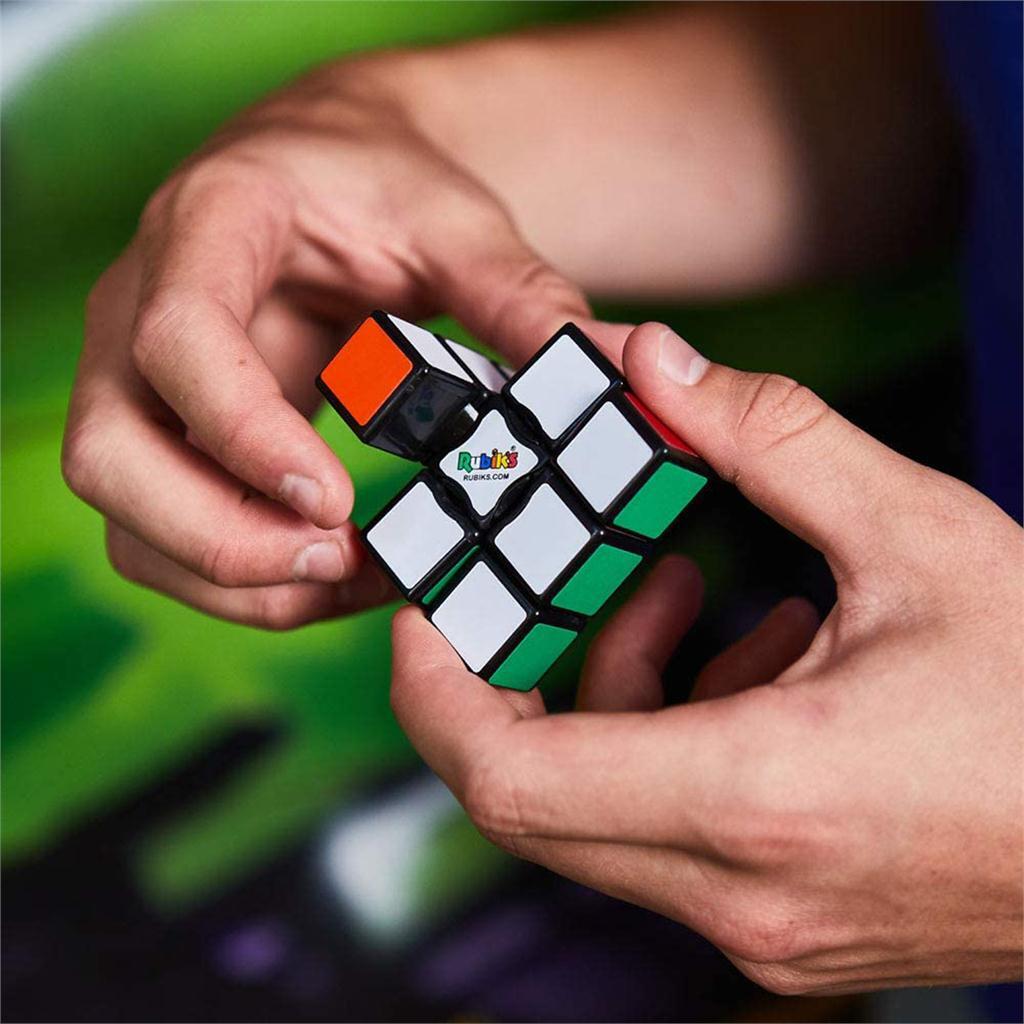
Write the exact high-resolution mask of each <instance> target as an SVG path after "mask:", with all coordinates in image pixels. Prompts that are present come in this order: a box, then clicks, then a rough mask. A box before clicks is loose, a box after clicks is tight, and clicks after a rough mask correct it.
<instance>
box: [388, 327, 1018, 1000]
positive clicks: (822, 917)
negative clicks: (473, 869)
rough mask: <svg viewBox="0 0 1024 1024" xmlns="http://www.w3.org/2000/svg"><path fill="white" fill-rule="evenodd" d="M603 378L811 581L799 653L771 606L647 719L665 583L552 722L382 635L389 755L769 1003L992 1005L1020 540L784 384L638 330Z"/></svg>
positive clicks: (610, 633)
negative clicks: (759, 514)
mask: <svg viewBox="0 0 1024 1024" xmlns="http://www.w3.org/2000/svg"><path fill="white" fill-rule="evenodd" d="M624 359H625V368H626V372H627V374H628V378H629V382H630V385H631V386H632V387H633V388H634V389H635V390H636V392H637V393H638V395H639V396H640V397H641V398H642V399H643V401H644V402H645V403H646V404H647V405H648V406H649V407H650V408H651V409H653V410H654V412H655V413H657V414H658V415H659V416H660V417H662V418H663V419H664V420H665V422H666V423H668V425H669V426H670V427H672V428H673V429H674V430H677V431H678V432H679V433H681V434H682V435H683V436H684V437H686V438H687V439H688V440H689V441H690V442H691V443H692V444H693V445H694V446H695V447H696V448H697V450H699V451H700V452H701V454H702V455H703V456H704V457H705V458H706V459H707V460H708V462H709V463H710V464H711V465H712V467H713V468H714V469H715V470H716V471H717V472H718V473H719V474H720V475H721V476H722V477H723V478H724V479H725V480H726V481H727V482H729V483H732V484H734V485H735V486H736V487H737V488H738V489H739V490H740V491H741V492H742V493H743V494H744V495H745V496H746V497H747V498H748V499H749V500H750V501H751V502H753V503H754V504H755V505H757V506H759V507H760V508H762V509H763V510H764V511H765V512H767V513H768V514H769V515H771V516H772V517H773V518H775V519H776V520H777V521H778V522H779V523H781V524H782V525H783V526H785V527H786V528H787V529H789V530H791V531H793V532H794V533H796V534H797V535H798V536H800V537H802V538H803V539H804V540H806V541H807V542H808V543H810V544H812V545H813V546H814V547H816V548H817V549H819V550H820V551H821V552H822V553H823V554H824V556H825V557H826V559H827V560H828V563H829V566H830V568H831V570H832V572H833V574H834V576H835V581H836V587H837V592H838V599H837V602H836V605H835V607H834V608H833V609H832V611H831V612H830V613H829V615H828V617H827V618H826V619H825V621H824V622H823V623H821V624H820V626H819V624H818V622H817V619H816V615H815V613H814V610H813V609H812V608H811V607H810V606H809V605H808V604H807V603H806V602H803V601H802V600H795V599H791V600H789V601H786V602H784V603H783V604H782V605H780V606H779V607H777V608H776V609H775V610H774V611H773V612H772V613H770V615H769V616H768V617H767V618H766V620H765V621H764V622H763V623H762V624H761V625H760V626H759V627H758V628H757V629H756V630H755V631H754V632H753V633H752V634H751V635H749V636H748V637H746V638H744V639H743V640H741V641H740V642H739V643H738V644H737V645H735V646H734V647H732V648H730V649H729V650H727V651H725V652H724V653H722V654H721V655H719V656H718V658H716V659H715V660H714V661H712V662H711V663H710V664H709V665H708V666H707V667H706V668H705V669H704V671H703V672H702V673H701V675H700V676H699V677H698V680H697V682H696V688H695V694H694V698H695V699H694V700H693V701H691V702H690V703H688V704H686V705H682V706H674V707H667V708H666V707H663V706H662V703H663V696H662V683H661V674H662V670H663V669H664V667H665V664H666V662H667V660H668V657H669V655H670V654H671V653H672V651H673V649H674V648H675V646H676V645H677V643H678V642H679V641H680V639H681V638H682V636H683V634H684V633H685V632H686V630H687V629H688V628H689V626H690V624H691V623H692V622H693V620H694V618H695V617H696V615H697V612H698V610H699V607H700V591H701V580H700V575H699V573H698V571H697V569H696V567H695V566H694V565H693V564H692V563H691V562H689V561H688V560H686V559H682V558H678V557H674V558H669V559H666V560H664V561H663V562H662V563H661V564H660V565H659V566H658V567H657V568H656V569H655V570H654V571H653V573H652V574H651V576H650V577H649V578H648V579H647V580H646V581H645V582H644V583H643V585H642V586H641V587H640V589H639V591H638V592H637V594H636V596H635V597H634V598H633V599H632V600H631V601H630V602H629V603H627V604H626V605H625V606H624V607H623V608H622V609H621V610H620V611H619V612H618V614H617V616H616V617H615V618H614V619H613V620H612V622H611V623H610V624H609V625H608V626H607V627H606V628H605V630H604V631H603V632H602V633H601V634H600V635H599V637H598V638H597V639H596V640H595V642H594V643H593V645H592V646H591V648H590V650H589V652H588V657H587V662H586V665H585V668H584V671H583V676H582V679H581V682H580V690H579V697H578V706H577V710H576V711H575V712H570V713H565V714H557V715H547V714H546V713H545V710H544V703H543V699H542V698H541V696H540V694H539V693H538V692H537V691H533V692H531V693H528V694H520V693H515V692H510V691H502V690H499V689H496V688H493V687H489V686H486V685H483V684H482V683H481V681H480V680H479V679H478V678H476V677H475V676H473V675H472V674H470V673H469V672H468V671H467V670H466V668H465V667H464V666H463V665H462V663H461V661H460V660H459V658H458V656H457V655H456V654H455V653H454V651H453V650H452V649H451V647H450V646H449V645H448V643H447V642H446V641H445V640H444V638H443V637H442V636H441V635H440V634H439V633H438V632H437V631H436V630H435V629H434V628H433V626H431V625H430V624H429V623H428V622H427V621H426V619H424V617H423V614H422V612H421V611H419V609H416V608H413V607H406V608H403V609H402V610H401V611H400V612H399V613H398V614H397V615H396V617H395V622H394V633H393V647H394V671H393V684H392V704H393V707H394V710H395V713H396V715H397V716H398V719H399V721H400V722H401V724H402V726H403V728H404V729H405V731H406V732H407V733H408V735H409V736H410V737H411V739H412V741H413V743H414V744H415V745H416V747H417V749H418V750H419V751H420V753H421V754H422V755H423V757H424V759H425V760H426V761H427V763H428V764H430V765H431V767H432V768H434V770H435V771H436V772H437V773H438V774H439V775H440V776H441V778H442V779H444V781H445V782H446V783H447V784H448V785H449V786H450V787H451V789H452V790H453V791H454V793H455V794H456V795H457V796H458V798H459V800H460V801H461V802H462V803H463V805H464V806H465V807H466V809H467V811H468V812H469V814H470V816H471V817H472V819H473V821H474V822H475V823H476V825H477V827H478V828H479V829H480V830H481V832H483V834H484V835H486V836H487V837H489V838H490V839H491V840H493V841H494V842H496V843H498V844H499V845H501V846H502V847H504V848H505V849H507V850H509V851H510V852H512V853H514V854H516V855H518V856H520V857H524V858H527V859H529V860H532V861H536V862H537V863H539V864H543V865H545V866H547V867H549V868H551V869H552V870H554V871H557V872H559V873H561V874H564V875H567V876H569V877H570V878H574V879H576V880H578V881H580V882H584V883H585V884H587V885H589V886H592V887H594V888H597V889H600V890H602V891H604V892H607V893H610V894H612V895H614V896H617V897H620V898H622V899H626V900H630V901H631V902H634V903H638V904H640V905H642V906H645V907H649V908H651V909H653V910H656V911H658V912H659V913H662V914H665V915H667V916H669V917H673V918H675V919H677V920H679V921H682V922H683V923H685V924H687V925H688V926H690V927H692V928H694V929H696V930H697V931H699V932H701V933H702V934H703V935H705V936H707V937H708V938H709V939H710V940H711V941H712V942H714V943H715V944H716V945H718V946H719V947H720V948H721V949H722V950H723V951H724V952H725V953H726V954H727V955H728V956H729V957H730V959H731V960H733V962H734V963H736V965H737V966H738V967H739V968H740V969H741V970H742V971H743V972H744V973H745V974H747V975H748V976H749V977H751V978H752V979H753V980H755V981H756V982H758V983H759V984H761V985H763V986H764V987H766V988H768V989H771V990H773V991H776V992H781V993H810V992H816V993H842V992H855V991H861V990H865V989H876V988H889V987H896V986H905V985H926V984H946V985H956V984H967V983H972V982H986V981H995V980H1005V979H1010V978H1015V977H1019V975H1020V965H1021V952H1022V950H1021V934H1022V915H1021V907H1022V877H1021V870H1022V868H1021V866H1022V857H1024V841H1022V815H1021V810H1022V807H1021V804H1022V781H1021V780H1022V750H1021V735H1022V725H1024V713H1022V708H1024V687H1022V682H1024V656H1022V642H1021V629H1020V627H1021V622H1022V621H1024V596H1022V588H1021V579H1022V569H1024V531H1022V530H1021V529H1020V528H1019V527H1018V526H1017V524H1016V523H1014V522H1013V520H1011V519H1010V518H1009V517H1008V516H1006V515H1005V514H1004V513H1003V512H1002V511H1001V510H1000V509H998V508H997V507H996V506H995V505H994V504H992V503H991V502H990V501H988V499H986V498H984V497H983V496H982V495H981V494H979V493H978V492H977V491H975V490H973V489H972V488H970V487H968V486H967V485H966V484H964V483H962V482H960V481H958V480H954V479H952V478H951V477H948V476H945V475H944V474H942V473H938V472H936V471H934V470H931V469H928V468H926V467H924V466H921V465H918V464H916V463H914V462H911V461H910V460H908V459H905V458H903V457H902V456H900V455H898V454H897V453H895V452H893V451H892V450H890V449H888V448H886V447H885V446H884V445H882V444H881V443H879V442H878V441H876V440H874V439H873V438H871V437H869V436H868V435H866V434H864V433H863V432H861V431H860V430H858V429H857V428H856V427H854V426H853V425H852V424H850V423H849V422H847V421H846V420H844V419H843V418H842V417H840V416H839V415H838V414H837V413H836V412H834V411H833V410H831V409H829V408H828V407H827V406H826V405H825V404H824V403H823V402H822V401H821V400H820V399H819V398H817V397H816V396H815V395H814V394H813V393H812V392H810V391H808V390H807V389H805V388H802V387H800V386H798V385H797V384H796V383H795V382H793V381H791V380H787V379H785V378H782V377H778V376H773V375H764V374H750V373H740V372H737V371H735V370H731V369H728V368H726V367H724V366H718V365H713V364H708V362H707V361H706V360H705V359H703V357H701V356H699V355H698V354H697V353H696V352H695V351H694V350H693V349H692V348H691V347H690V346H689V345H687V344H686V342H684V341H683V340H682V339H680V338H678V337H677V336H676V335H674V334H673V333H672V332H671V331H670V330H668V328H665V327H662V326H661V325H656V324H651V325H644V326H642V327H640V328H638V329H636V330H635V331H634V332H633V333H632V334H631V335H630V337H629V339H628V341H627V343H626V346H625V353H624Z"/></svg>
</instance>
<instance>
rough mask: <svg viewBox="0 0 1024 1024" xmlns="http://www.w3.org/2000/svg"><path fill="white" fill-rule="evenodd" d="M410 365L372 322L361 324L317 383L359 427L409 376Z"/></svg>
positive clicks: (370, 320) (403, 355)
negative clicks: (329, 392) (325, 389)
mask: <svg viewBox="0 0 1024 1024" xmlns="http://www.w3.org/2000/svg"><path fill="white" fill-rule="evenodd" d="M411 370H412V361H411V360H410V359H409V357H408V356H407V355H406V354H405V353H404V352H403V351H402V350H401V349H400V348H399V347H398V346H397V345H396V344H395V343H394V341H393V340H392V339H391V338H390V337H389V336H388V335H387V334H386V333H385V331H384V329H383V328H382V327H381V326H380V324H378V323H377V321H376V320H374V319H372V318H371V319H368V320H364V321H363V322H362V323H361V324H360V325H359V327H358V328H357V330H356V332H355V334H353V335H352V337H351V338H349V339H348V341H346V342H345V344H344V345H342V346H341V350H340V351H339V352H338V354H337V355H336V356H335V357H334V358H333V359H332V360H331V361H330V362H329V363H328V364H327V366H326V367H325V368H324V372H323V373H321V374H320V379H321V380H322V381H323V382H324V384H326V385H327V387H328V388H329V389H330V390H331V391H332V392H333V393H334V396H335V397H336V398H337V399H338V401H339V402H340V403H341V404H342V405H343V406H344V407H345V408H346V409H347V410H348V411H349V413H350V414H351V416H352V418H353V419H354V420H355V421H356V423H358V424H359V425H360V426H361V427H365V426H366V424H367V423H369V422H370V420H371V419H373V416H374V414H375V413H376V412H377V410H378V409H379V408H380V407H381V406H382V405H383V404H384V403H385V402H386V401H387V400H388V399H389V398H390V397H391V396H392V394H394V392H395V390H396V388H397V387H398V385H399V384H401V383H402V381H403V380H405V378H406V377H408V376H409V373H410V371H411Z"/></svg>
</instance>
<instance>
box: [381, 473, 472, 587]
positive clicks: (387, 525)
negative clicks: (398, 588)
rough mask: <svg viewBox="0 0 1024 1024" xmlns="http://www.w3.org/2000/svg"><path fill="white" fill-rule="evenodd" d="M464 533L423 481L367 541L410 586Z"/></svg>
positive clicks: (389, 510)
mask: <svg viewBox="0 0 1024 1024" xmlns="http://www.w3.org/2000/svg"><path fill="white" fill-rule="evenodd" d="M463 536H464V533H463V529H462V527H461V526H460V525H459V524H458V522H456V520H455V519H453V518H452V517H451V516H450V515H448V513H447V512H445V511H444V509H443V508H441V506H440V505H438V503H437V499H436V498H435V497H434V494H433V492H432V491H431V490H430V488H429V487H428V486H427V485H426V484H425V483H423V482H422V481H420V482H419V483H418V484H416V485H415V486H414V487H412V488H411V489H410V490H408V491H407V492H406V493H405V495H404V496H403V497H402V498H401V499H400V500H399V501H398V502H397V504H395V505H393V506H392V507H391V508H390V509H388V511H387V512H386V513H385V514H384V516H382V517H381V519H380V520H378V521H377V522H376V523H374V525H373V527H372V528H371V529H370V530H369V531H368V532H367V534H366V542H367V544H369V545H370V546H371V547H372V548H373V549H374V550H375V551H376V552H377V554H379V555H380V557H381V558H383V559H384V561H385V562H387V564H388V566H389V567H390V568H391V571H392V572H393V573H394V574H395V575H396V576H397V577H398V578H399V579H400V580H401V581H402V584H403V586H405V587H407V588H410V589H411V588H412V587H414V586H416V584H417V583H419V582H420V580H422V579H423V577H424V576H426V574H427V573H428V572H429V571H430V570H431V569H433V568H434V566H436V565H437V564H438V563H439V562H440V561H441V559H442V558H444V557H445V555H447V554H448V553H449V552H450V551H452V550H453V549H454V547H455V545H456V544H458V543H459V541H460V540H462V538H463Z"/></svg>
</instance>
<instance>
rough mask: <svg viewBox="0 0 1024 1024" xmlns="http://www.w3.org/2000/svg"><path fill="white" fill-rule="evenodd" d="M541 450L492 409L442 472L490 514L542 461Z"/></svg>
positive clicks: (477, 507)
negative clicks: (517, 435) (527, 442)
mask: <svg viewBox="0 0 1024 1024" xmlns="http://www.w3.org/2000/svg"><path fill="white" fill-rule="evenodd" d="M538 461H539V460H538V458H537V453H536V452H534V451H533V449H532V448H529V447H527V446H526V445H524V444H520V442H519V441H517V440H516V438H515V437H514V436H513V434H512V431H511V430H509V428H508V424H507V423H506V422H505V417H504V416H502V415H501V413H500V412H498V410H497V409H492V410H491V411H490V412H489V413H487V415H486V416H484V418H483V419H482V420H481V421H480V422H479V423H478V424H477V427H476V430H474V431H473V433H472V435H471V436H470V438H469V439H468V440H466V441H464V442H463V443H462V444H460V445H459V446H458V447H457V448H453V449H452V450H451V451H450V452H449V453H448V454H447V455H445V457H444V458H443V459H441V462H440V467H441V472H442V473H444V474H445V475H446V476H449V477H451V479H452V480H454V481H455V482H456V483H457V484H458V485H459V486H460V487H461V488H462V489H463V490H464V491H465V492H466V494H467V496H468V497H469V502H470V504H471V505H472V506H473V508H474V510H475V511H476V512H477V514H478V515H486V514H487V513H488V512H490V511H491V509H493V508H494V506H495V505H497V504H498V499H499V498H500V497H501V496H502V494H504V492H505V490H506V489H507V488H509V487H511V486H512V484H514V483H515V482H516V481H517V480H522V478H523V477H524V476H526V475H527V474H528V473H529V472H530V471H531V470H532V469H533V468H534V467H535V466H536V465H537V462H538Z"/></svg>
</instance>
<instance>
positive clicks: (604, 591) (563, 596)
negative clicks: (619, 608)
mask: <svg viewBox="0 0 1024 1024" xmlns="http://www.w3.org/2000/svg"><path fill="white" fill-rule="evenodd" d="M639 563H640V556H639V555H637V554H634V553H633V552H632V551H623V550H622V548H613V547H611V546H610V545H608V544H602V545H601V546H600V547H599V548H598V549H597V550H596V551H595V552H594V553H593V554H592V555H591V556H590V557H589V558H588V559H587V560H586V561H585V562H584V563H583V565H582V566H581V567H580V569H579V571H578V572H577V573H576V574H575V575H574V576H573V577H572V578H571V579H570V580H569V582H568V583H566V585H565V586H564V587H562V589H561V590H560V591H559V592H558V593H557V594H556V595H555V598H554V600H553V601H552V604H555V605H557V606H558V607H559V608H568V609H569V610H570V611H574V612H579V613H580V614H581V615H593V614H594V613H595V612H596V611H597V610H598V609H599V608H600V607H601V605H603V604H604V603H605V601H607V600H608V598H609V597H611V596H612V594H614V593H615V591H616V590H617V589H618V587H619V585H620V584H621V583H622V581H623V580H624V579H625V578H626V577H627V576H628V575H629V574H630V573H631V572H632V571H633V570H634V569H635V568H636V567H637V565H639Z"/></svg>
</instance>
